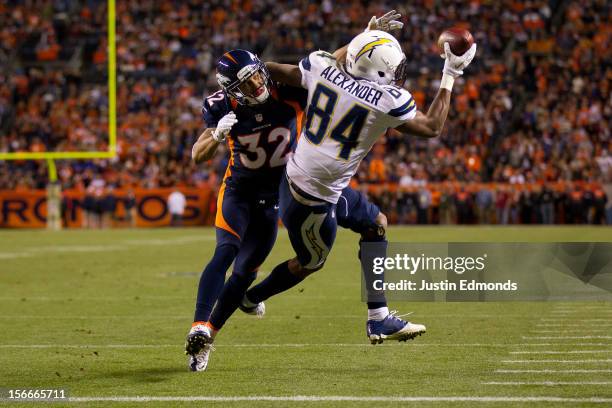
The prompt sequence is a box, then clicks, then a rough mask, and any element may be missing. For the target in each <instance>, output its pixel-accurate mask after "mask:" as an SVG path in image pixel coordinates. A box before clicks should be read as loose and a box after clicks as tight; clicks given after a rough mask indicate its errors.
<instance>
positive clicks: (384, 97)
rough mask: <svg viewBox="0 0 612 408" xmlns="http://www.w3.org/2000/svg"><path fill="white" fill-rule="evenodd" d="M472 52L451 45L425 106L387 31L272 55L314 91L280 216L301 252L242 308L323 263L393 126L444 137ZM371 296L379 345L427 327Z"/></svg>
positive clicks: (282, 72) (370, 325)
mask: <svg viewBox="0 0 612 408" xmlns="http://www.w3.org/2000/svg"><path fill="white" fill-rule="evenodd" d="M386 16H388V15H386ZM394 17H397V15H395V14H394ZM387 23H388V21H387ZM387 26H388V24H387ZM369 28H383V27H379V26H377V25H376V24H374V27H372V25H370V26H369ZM475 53H476V44H474V45H472V47H471V48H470V49H469V50H468V51H467V52H466V53H465V54H463V55H459V56H458V55H454V54H453V53H452V52H451V50H450V46H449V44H448V43H445V44H444V54H443V55H442V57H443V58H444V60H445V61H444V68H443V70H442V79H441V81H440V89H439V91H438V93H437V95H436V97H435V99H434V100H433V102H432V103H431V106H430V107H429V109H428V110H427V113H423V112H421V111H419V110H417V107H416V104H415V101H414V99H413V97H412V95H411V94H410V92H408V91H407V90H405V89H403V88H402V87H401V85H402V84H403V82H404V81H405V79H406V74H407V69H406V67H407V64H406V56H405V55H404V53H403V51H402V49H401V46H400V44H399V42H398V41H397V40H396V39H395V38H394V37H393V36H392V35H391V34H389V33H387V32H385V31H381V30H380V29H379V30H371V29H369V30H366V31H365V32H363V33H361V34H359V35H357V36H356V37H355V38H353V39H352V40H351V42H350V43H349V44H348V46H346V47H343V48H341V49H339V50H337V51H336V52H334V53H333V54H330V53H327V52H323V51H317V52H313V53H311V54H310V55H309V56H308V57H306V58H304V59H303V60H302V61H301V62H300V63H299V66H295V65H286V64H277V63H268V68H269V69H270V72H271V75H272V77H273V78H274V79H276V80H278V81H280V82H285V83H287V84H290V85H294V86H302V87H304V88H306V89H307V90H308V103H307V113H306V121H305V125H304V129H303V132H302V136H301V138H300V140H299V141H298V145H297V148H296V150H295V153H294V155H293V156H292V158H291V159H290V161H289V162H288V164H287V169H286V172H287V174H286V178H284V179H283V180H282V182H281V186H280V213H281V218H282V220H283V223H284V225H285V226H286V227H287V230H288V233H289V238H290V240H291V244H292V246H293V249H294V250H295V251H296V254H297V256H296V257H295V258H292V259H290V260H288V261H286V262H284V263H282V264H280V265H278V266H277V267H276V268H274V270H273V271H272V273H271V274H270V275H269V276H268V277H267V278H266V279H265V280H263V281H262V282H261V283H259V284H258V285H255V286H254V287H252V288H251V289H249V290H248V291H247V293H246V295H245V297H244V298H243V301H242V304H243V306H244V307H249V306H253V305H256V304H258V303H259V302H262V301H264V300H266V299H267V298H269V297H271V296H273V295H275V294H278V293H280V292H283V291H285V290H287V289H289V288H291V287H293V286H295V285H296V284H298V283H299V282H301V281H302V280H303V279H304V278H305V277H306V276H308V275H309V274H311V273H313V272H315V271H317V270H319V269H321V268H322V267H323V265H324V263H325V260H326V258H327V255H328V254H329V251H330V250H331V248H332V245H333V242H334V239H335V235H336V227H337V221H336V217H335V209H336V204H337V202H338V198H339V197H340V195H341V191H342V189H343V188H344V187H346V186H347V185H348V184H349V182H350V179H351V177H352V176H353V175H354V174H355V172H356V171H357V168H358V166H359V163H360V162H361V160H363V158H364V157H365V156H366V154H367V153H368V152H369V151H370V149H371V148H372V146H373V144H374V143H375V142H376V141H377V140H378V138H379V137H380V136H381V135H383V134H384V133H385V131H386V130H387V129H388V128H395V129H398V130H399V131H401V132H402V133H406V134H411V135H416V136H420V137H428V138H429V137H437V136H439V135H440V134H441V132H442V129H443V127H444V122H445V120H446V117H447V115H448V109H449V106H450V96H451V91H452V87H453V83H454V81H455V79H456V78H458V77H459V76H461V75H462V74H463V69H465V68H466V67H467V66H468V65H469V64H470V62H471V61H472V59H473V58H474V55H475ZM362 262H363V259H362ZM366 281H367V279H366ZM368 296H370V294H369V293H368ZM374 300H376V301H373V302H370V298H368V321H367V323H366V334H367V336H368V338H369V339H370V341H371V342H372V343H373V344H376V343H381V342H382V341H383V340H384V339H392V340H400V341H402V340H404V341H405V340H407V339H411V338H414V337H415V336H416V335H419V334H421V333H423V332H425V326H423V325H420V324H414V323H410V322H407V321H404V320H402V319H400V318H399V317H398V316H395V315H394V314H393V313H389V310H388V308H387V307H386V302H384V298H383V302H380V300H381V299H380V297H379V298H378V299H374Z"/></svg>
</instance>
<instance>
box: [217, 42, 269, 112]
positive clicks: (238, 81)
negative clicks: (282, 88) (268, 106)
mask: <svg viewBox="0 0 612 408" xmlns="http://www.w3.org/2000/svg"><path fill="white" fill-rule="evenodd" d="M258 74H259V76H257V75H258ZM251 78H253V80H252V81H251ZM217 82H218V83H219V85H220V86H221V88H222V89H223V90H224V91H225V92H226V93H227V94H228V95H229V96H230V97H232V98H234V99H236V101H237V102H238V103H240V104H241V105H257V104H261V103H264V102H265V101H266V100H267V99H268V98H269V97H270V89H271V84H272V82H271V79H270V73H269V72H268V68H266V65H265V64H264V63H263V62H262V61H261V60H260V59H259V58H258V57H257V55H255V54H253V53H252V52H249V51H246V50H231V51H228V52H226V53H225V54H223V56H222V57H221V58H219V61H218V62H217ZM260 84H261V85H260Z"/></svg>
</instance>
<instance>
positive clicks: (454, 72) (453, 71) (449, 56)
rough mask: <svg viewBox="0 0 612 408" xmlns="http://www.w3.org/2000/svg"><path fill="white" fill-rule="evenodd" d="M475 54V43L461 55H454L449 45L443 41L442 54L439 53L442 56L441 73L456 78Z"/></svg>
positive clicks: (461, 73)
mask: <svg viewBox="0 0 612 408" xmlns="http://www.w3.org/2000/svg"><path fill="white" fill-rule="evenodd" d="M474 55H476V44H472V46H471V47H470V49H469V50H467V51H466V52H465V54H463V55H455V54H453V52H452V51H451V49H450V45H449V44H448V43H447V42H445V43H444V54H442V55H440V56H441V57H442V58H444V69H443V70H442V73H444V74H448V75H450V76H451V77H453V78H458V77H460V76H461V75H463V70H464V69H465V68H466V67H467V66H468V65H470V62H472V60H473V59H474Z"/></svg>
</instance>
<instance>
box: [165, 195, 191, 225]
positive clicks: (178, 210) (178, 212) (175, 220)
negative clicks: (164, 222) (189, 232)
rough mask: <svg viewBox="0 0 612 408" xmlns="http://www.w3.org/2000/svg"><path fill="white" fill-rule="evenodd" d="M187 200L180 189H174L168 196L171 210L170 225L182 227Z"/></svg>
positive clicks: (169, 209)
mask: <svg viewBox="0 0 612 408" xmlns="http://www.w3.org/2000/svg"><path fill="white" fill-rule="evenodd" d="M186 204H187V200H186V198H185V195H184V194H183V193H181V192H180V191H179V190H174V191H173V192H172V193H170V195H169V196H168V211H169V212H170V226H172V227H180V226H181V225H183V214H184V213H185V205H186Z"/></svg>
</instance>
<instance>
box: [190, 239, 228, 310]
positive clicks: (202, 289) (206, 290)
mask: <svg viewBox="0 0 612 408" xmlns="http://www.w3.org/2000/svg"><path fill="white" fill-rule="evenodd" d="M237 253H238V248H237V247H236V246H234V245H220V246H217V247H216V248H215V254H214V255H213V257H212V259H211V260H210V262H209V263H208V265H206V268H204V271H203V272H202V276H200V284H199V286H198V299H197V301H196V311H195V316H194V318H193V321H194V322H207V321H208V319H209V318H210V314H211V312H212V309H213V306H214V305H215V302H216V301H217V298H218V297H219V292H221V289H222V288H223V282H225V273H226V272H227V270H228V269H229V267H230V265H231V264H232V262H234V258H236V254H237Z"/></svg>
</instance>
